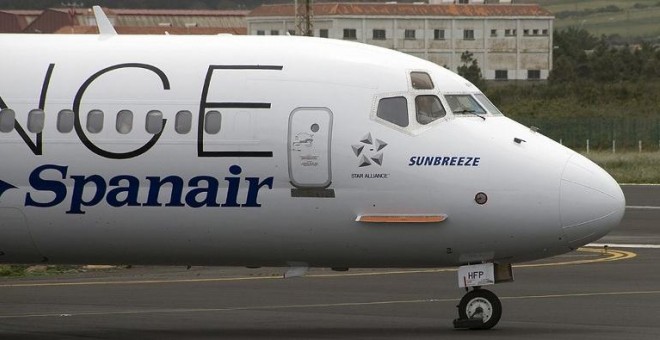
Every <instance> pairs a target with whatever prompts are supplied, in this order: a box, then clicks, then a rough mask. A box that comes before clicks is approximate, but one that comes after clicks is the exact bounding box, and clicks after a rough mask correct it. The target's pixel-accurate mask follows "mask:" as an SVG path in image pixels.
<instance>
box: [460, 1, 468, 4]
mask: <svg viewBox="0 0 660 340" xmlns="http://www.w3.org/2000/svg"><path fill="white" fill-rule="evenodd" d="M458 3H459V4H469V3H470V0H458Z"/></svg>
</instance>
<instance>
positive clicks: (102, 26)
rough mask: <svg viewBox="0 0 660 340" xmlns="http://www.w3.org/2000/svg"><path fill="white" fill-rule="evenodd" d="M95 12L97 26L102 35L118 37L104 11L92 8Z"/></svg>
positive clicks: (96, 7) (95, 7)
mask: <svg viewBox="0 0 660 340" xmlns="http://www.w3.org/2000/svg"><path fill="white" fill-rule="evenodd" d="M92 9H93V10H94V18H95V19H96V26H97V27H98V28H99V34H100V35H105V36H109V35H117V31H115V28H114V27H113V26H112V23H111V22H110V19H108V17H107V16H106V15H105V13H103V9H101V7H100V6H94V7H92Z"/></svg>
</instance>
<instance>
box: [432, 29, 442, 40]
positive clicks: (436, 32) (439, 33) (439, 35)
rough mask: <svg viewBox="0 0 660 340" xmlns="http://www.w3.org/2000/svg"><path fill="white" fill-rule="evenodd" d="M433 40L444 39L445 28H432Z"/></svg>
mask: <svg viewBox="0 0 660 340" xmlns="http://www.w3.org/2000/svg"><path fill="white" fill-rule="evenodd" d="M433 39H434V40H445V30H433Z"/></svg>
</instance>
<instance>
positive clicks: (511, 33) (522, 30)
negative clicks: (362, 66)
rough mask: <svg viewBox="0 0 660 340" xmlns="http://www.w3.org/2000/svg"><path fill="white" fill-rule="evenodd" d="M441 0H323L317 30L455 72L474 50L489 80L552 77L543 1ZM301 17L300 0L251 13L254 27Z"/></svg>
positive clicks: (263, 29) (272, 27) (281, 28)
mask: <svg viewBox="0 0 660 340" xmlns="http://www.w3.org/2000/svg"><path fill="white" fill-rule="evenodd" d="M435 2H440V4H425V3H420V4H397V3H317V4H315V5H314V6H313V14H314V19H313V26H314V35H315V36H319V37H326V38H333V39H345V40H355V41H360V42H363V43H367V44H372V45H377V46H382V47H386V48H391V49H395V50H399V51H402V52H405V53H408V54H412V55H415V56H418V57H420V58H424V59H428V60H430V61H432V62H435V63H437V64H439V65H443V66H445V67H447V68H449V69H452V70H454V71H456V70H457V68H458V67H459V66H461V65H462V64H461V54H462V53H463V52H465V51H469V52H471V53H473V54H474V58H475V59H477V61H478V63H479V66H480V67H481V70H482V74H483V76H484V78H485V79H497V80H507V79H532V80H537V79H547V78H548V74H549V72H550V70H551V69H552V30H553V20H554V17H553V15H552V13H550V12H549V11H547V10H545V9H543V8H541V7H540V6H538V5H512V4H510V3H505V2H504V1H500V2H501V3H499V4H472V3H474V2H475V0H472V1H470V4H453V3H450V4H447V3H443V2H446V0H437V1H435ZM451 2H453V1H451ZM477 2H479V1H478V0H477ZM482 2H483V1H482ZM294 16H295V12H294V6H293V5H263V6H261V7H258V8H256V9H254V10H253V11H252V12H251V13H250V14H249V15H248V17H247V25H248V27H247V32H248V34H252V35H276V34H286V33H287V32H289V33H290V34H294V33H295V29H296V25H295V20H294Z"/></svg>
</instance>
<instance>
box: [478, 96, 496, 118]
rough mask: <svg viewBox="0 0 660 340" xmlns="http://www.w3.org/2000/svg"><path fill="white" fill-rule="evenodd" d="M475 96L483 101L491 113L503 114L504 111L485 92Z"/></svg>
mask: <svg viewBox="0 0 660 340" xmlns="http://www.w3.org/2000/svg"><path fill="white" fill-rule="evenodd" d="M474 96H475V97H477V100H479V102H481V104H482V105H483V106H485V107H486V109H488V111H490V113H492V114H494V115H501V114H502V111H500V110H499V109H498V108H497V107H496V106H495V105H494V104H493V103H492V102H491V101H490V100H489V99H488V98H487V97H486V95H484V94H483V93H479V94H475V95H474Z"/></svg>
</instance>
